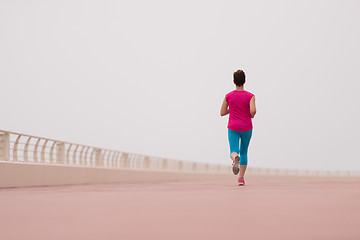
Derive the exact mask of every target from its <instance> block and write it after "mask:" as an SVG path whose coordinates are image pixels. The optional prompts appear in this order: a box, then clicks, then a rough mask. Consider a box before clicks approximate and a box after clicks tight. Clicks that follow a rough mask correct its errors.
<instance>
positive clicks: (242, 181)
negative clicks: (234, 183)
mask: <svg viewBox="0 0 360 240" xmlns="http://www.w3.org/2000/svg"><path fill="white" fill-rule="evenodd" d="M238 183H239V186H244V185H245V181H244V179H243V178H239V179H238Z"/></svg>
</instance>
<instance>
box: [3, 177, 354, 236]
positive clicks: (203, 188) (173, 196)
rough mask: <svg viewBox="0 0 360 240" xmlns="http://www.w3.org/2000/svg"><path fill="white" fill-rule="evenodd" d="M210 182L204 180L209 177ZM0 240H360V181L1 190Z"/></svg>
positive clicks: (230, 180)
mask: <svg viewBox="0 0 360 240" xmlns="http://www.w3.org/2000/svg"><path fill="white" fill-rule="evenodd" d="M204 176H205V175H204ZM0 213H1V214H0V230H1V231H0V239H3V240H17V239H22V240H29V239H34V240H43V239H47V240H57V239H59V240H60V239H61V240H70V239H74V240H75V239H76V240H80V239H86V240H95V239H96V240H99V239H106V240H112V239H117V240H119V239H126V240H128V239H156V240H160V239H166V240H169V239H172V240H177V239H188V240H190V239H207V240H209V239H245V240H257V239H259V240H260V239H261V240H263V239H276V240H282V239H284V240H285V239H286V240H291V239H301V240H305V239H314V240H321V239H324V240H325V239H326V240H331V239H334V240H335V239H337V240H338V239H346V240H352V239H354V240H358V239H360V227H359V226H360V222H359V217H360V215H359V213H360V178H354V177H352V178H350V177H279V176H256V175H248V177H247V178H246V186H244V187H239V186H237V179H236V177H235V176H233V175H231V174H230V173H229V175H228V176H226V175H219V176H218V177H216V178H214V177H211V178H206V177H204V179H203V180H191V181H178V182H161V183H150V182H149V183H134V184H131V183H126V184H125V183H123V184H103V185H77V186H58V187H34V188H14V189H0Z"/></svg>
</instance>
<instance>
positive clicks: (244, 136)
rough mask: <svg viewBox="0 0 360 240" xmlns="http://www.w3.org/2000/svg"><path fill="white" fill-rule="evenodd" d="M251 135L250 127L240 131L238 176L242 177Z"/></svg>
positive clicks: (245, 166)
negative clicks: (248, 129) (247, 129)
mask: <svg viewBox="0 0 360 240" xmlns="http://www.w3.org/2000/svg"><path fill="white" fill-rule="evenodd" d="M251 136H252V129H251V130H250V131H246V132H241V135H240V138H241V144H240V174H239V178H244V175H245V172H246V168H247V162H248V156H247V153H248V148H249V144H250V139H251Z"/></svg>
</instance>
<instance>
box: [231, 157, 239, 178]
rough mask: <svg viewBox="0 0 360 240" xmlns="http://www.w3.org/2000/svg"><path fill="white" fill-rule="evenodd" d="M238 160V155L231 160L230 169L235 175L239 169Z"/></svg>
mask: <svg viewBox="0 0 360 240" xmlns="http://www.w3.org/2000/svg"><path fill="white" fill-rule="evenodd" d="M239 160H240V158H239V156H236V157H235V161H233V168H232V170H233V173H234V175H237V174H238V173H239V170H240V169H239Z"/></svg>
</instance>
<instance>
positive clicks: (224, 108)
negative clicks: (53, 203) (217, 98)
mask: <svg viewBox="0 0 360 240" xmlns="http://www.w3.org/2000/svg"><path fill="white" fill-rule="evenodd" d="M228 106H229V105H228V102H227V101H226V99H225V98H224V101H223V103H222V105H221V109H220V115H221V116H225V115H227V114H229V108H228Z"/></svg>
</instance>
